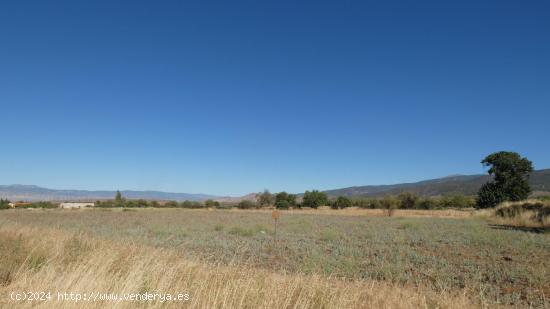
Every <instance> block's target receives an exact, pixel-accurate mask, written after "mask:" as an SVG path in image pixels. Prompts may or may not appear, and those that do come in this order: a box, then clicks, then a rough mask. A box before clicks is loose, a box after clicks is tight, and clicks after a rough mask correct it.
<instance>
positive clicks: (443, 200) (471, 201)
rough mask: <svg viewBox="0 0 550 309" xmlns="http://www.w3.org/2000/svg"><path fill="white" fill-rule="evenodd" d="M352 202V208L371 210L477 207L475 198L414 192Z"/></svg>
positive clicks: (355, 199) (353, 200)
mask: <svg viewBox="0 0 550 309" xmlns="http://www.w3.org/2000/svg"><path fill="white" fill-rule="evenodd" d="M351 202H352V206H356V207H359V208H369V209H445V208H473V207H475V205H476V200H475V198H474V197H473V196H466V195H463V194H454V195H447V196H441V197H420V196H418V195H416V194H415V193H412V192H403V193H401V194H399V195H397V196H384V197H379V198H354V199H351Z"/></svg>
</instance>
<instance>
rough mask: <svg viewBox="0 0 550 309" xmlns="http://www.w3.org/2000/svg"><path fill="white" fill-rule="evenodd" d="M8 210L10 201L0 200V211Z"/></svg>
mask: <svg viewBox="0 0 550 309" xmlns="http://www.w3.org/2000/svg"><path fill="white" fill-rule="evenodd" d="M8 208H10V201H8V200H4V199H0V209H8Z"/></svg>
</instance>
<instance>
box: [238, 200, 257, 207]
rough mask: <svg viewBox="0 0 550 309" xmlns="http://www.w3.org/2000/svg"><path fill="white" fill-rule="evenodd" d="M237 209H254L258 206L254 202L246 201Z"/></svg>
mask: <svg viewBox="0 0 550 309" xmlns="http://www.w3.org/2000/svg"><path fill="white" fill-rule="evenodd" d="M237 207H238V208H240V209H252V208H257V207H258V205H257V204H256V203H254V202H253V201H249V200H244V201H240V202H239V204H237Z"/></svg>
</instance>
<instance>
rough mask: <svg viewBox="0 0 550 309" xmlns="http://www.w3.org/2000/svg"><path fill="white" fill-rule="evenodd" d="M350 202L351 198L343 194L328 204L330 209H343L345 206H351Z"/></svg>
mask: <svg viewBox="0 0 550 309" xmlns="http://www.w3.org/2000/svg"><path fill="white" fill-rule="evenodd" d="M351 205H352V203H351V200H350V199H349V198H347V197H345V196H339V197H338V198H337V199H336V201H334V202H333V203H332V205H331V206H330V207H331V208H332V209H343V208H347V207H351Z"/></svg>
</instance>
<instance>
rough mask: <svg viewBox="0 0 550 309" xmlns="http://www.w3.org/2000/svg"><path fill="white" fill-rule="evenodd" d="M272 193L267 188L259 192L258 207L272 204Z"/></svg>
mask: <svg viewBox="0 0 550 309" xmlns="http://www.w3.org/2000/svg"><path fill="white" fill-rule="evenodd" d="M273 201H274V199H273V194H271V193H270V192H269V190H267V189H266V190H264V192H262V193H259V194H258V196H257V202H258V205H259V206H260V207H263V206H271V205H273Z"/></svg>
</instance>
